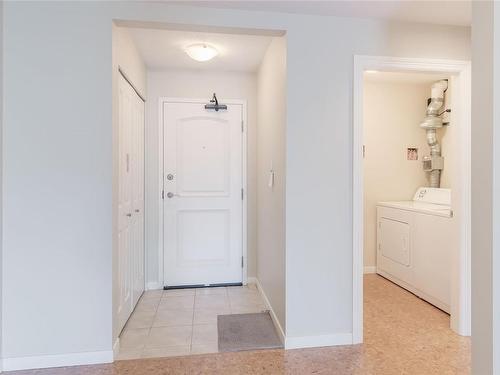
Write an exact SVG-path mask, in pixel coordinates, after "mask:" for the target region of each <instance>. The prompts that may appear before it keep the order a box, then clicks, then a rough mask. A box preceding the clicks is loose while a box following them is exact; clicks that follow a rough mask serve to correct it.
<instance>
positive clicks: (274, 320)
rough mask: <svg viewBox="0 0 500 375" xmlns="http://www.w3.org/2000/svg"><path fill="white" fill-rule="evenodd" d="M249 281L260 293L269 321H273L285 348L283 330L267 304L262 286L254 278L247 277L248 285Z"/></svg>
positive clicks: (268, 303)
mask: <svg viewBox="0 0 500 375" xmlns="http://www.w3.org/2000/svg"><path fill="white" fill-rule="evenodd" d="M250 279H254V283H255V284H256V285H257V289H258V290H259V292H260V295H261V296H262V299H263V300H264V303H265V304H266V306H267V308H268V309H269V313H270V315H271V319H272V320H273V323H274V326H275V327H276V328H277V330H278V335H279V336H280V340H281V342H282V343H283V346H285V341H286V340H285V332H284V331H283V328H282V327H281V324H280V321H279V320H278V317H277V316H276V313H275V312H274V310H273V306H272V305H271V302H269V299H268V298H267V295H266V292H264V289H263V288H262V285H261V284H260V282H259V279H257V278H255V277H252V278H251V277H249V278H248V282H249V283H250Z"/></svg>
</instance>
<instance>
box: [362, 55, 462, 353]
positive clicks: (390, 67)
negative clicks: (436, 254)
mask: <svg viewBox="0 0 500 375" xmlns="http://www.w3.org/2000/svg"><path fill="white" fill-rule="evenodd" d="M366 70H381V71H399V72H416V71H418V72H433V73H448V74H452V75H456V76H457V82H458V85H457V86H458V90H457V91H456V92H459V93H460V97H459V98H458V100H457V98H454V99H453V100H455V101H457V102H458V103H459V104H458V105H454V112H457V111H458V112H459V113H458V115H457V118H458V122H459V124H460V126H459V129H460V130H459V135H458V136H459V142H460V144H461V149H460V155H459V158H457V160H458V161H459V162H460V163H461V165H464V166H465V168H464V169H463V171H464V172H463V173H461V176H460V181H461V184H460V185H461V190H460V191H461V194H460V199H459V202H458V205H459V209H460V212H461V213H462V217H463V218H465V219H464V220H461V221H460V224H459V225H460V247H459V252H458V256H457V257H456V259H453V261H452V265H453V267H454V268H455V269H454V270H452V275H454V276H453V279H454V281H455V282H454V283H452V288H451V295H452V303H451V304H452V306H451V312H452V315H451V327H452V328H453V329H454V330H455V331H456V332H457V333H459V334H460V335H463V336H470V333H471V306H470V304H471V243H470V242H471V237H470V236H471V234H470V231H471V224H470V216H471V197H470V195H471V144H470V134H471V64H470V61H462V60H437V59H421V58H396V57H385V56H364V55H355V56H354V71H353V75H354V81H353V133H352V137H353V149H352V150H353V151H352V152H353V154H352V184H353V190H352V192H353V200H352V217H353V222H352V229H353V231H352V243H353V258H352V263H353V270H352V276H353V279H352V295H353V299H352V337H353V344H359V343H362V342H363V274H364V265H363V257H364V254H363V251H364V249H363V239H364V228H363V227H364V225H363V220H364V212H363V211H364V208H363V192H364V185H363V90H364V82H363V73H364V71H366ZM423 115H424V114H422V116H423ZM455 284H456V285H455Z"/></svg>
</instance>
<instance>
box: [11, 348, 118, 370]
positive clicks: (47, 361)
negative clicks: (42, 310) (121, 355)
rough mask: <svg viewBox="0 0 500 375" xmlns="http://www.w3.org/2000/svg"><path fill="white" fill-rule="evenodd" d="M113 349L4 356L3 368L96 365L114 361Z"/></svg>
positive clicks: (24, 368) (27, 368) (28, 368)
mask: <svg viewBox="0 0 500 375" xmlns="http://www.w3.org/2000/svg"><path fill="white" fill-rule="evenodd" d="M112 362H113V351H112V350H106V351H100V352H84V353H70V354H55V355H41V356H33V357H16V358H4V359H3V370H4V371H16V370H31V369H38V368H50V367H65V366H79V365H95V364H101V363H112Z"/></svg>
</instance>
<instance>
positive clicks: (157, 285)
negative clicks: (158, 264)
mask: <svg viewBox="0 0 500 375" xmlns="http://www.w3.org/2000/svg"><path fill="white" fill-rule="evenodd" d="M160 289H163V285H161V284H160V283H159V282H157V281H152V282H149V283H147V284H146V290H160Z"/></svg>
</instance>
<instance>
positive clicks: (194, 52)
mask: <svg viewBox="0 0 500 375" xmlns="http://www.w3.org/2000/svg"><path fill="white" fill-rule="evenodd" d="M186 53H187V54H188V56H189V57H191V58H192V59H193V60H196V61H200V62H202V61H208V60H212V59H213V58H214V57H215V56H217V55H218V54H219V52H218V51H217V50H216V49H215V48H214V47H212V46H210V45H208V44H205V43H197V44H192V45H190V46H188V47H187V48H186Z"/></svg>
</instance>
